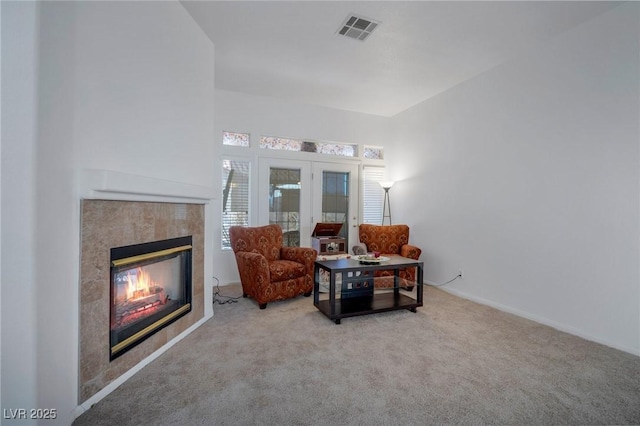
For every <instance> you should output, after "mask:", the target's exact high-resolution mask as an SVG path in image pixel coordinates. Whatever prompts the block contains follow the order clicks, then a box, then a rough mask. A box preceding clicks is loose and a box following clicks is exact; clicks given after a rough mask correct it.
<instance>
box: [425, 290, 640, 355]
mask: <svg viewBox="0 0 640 426" xmlns="http://www.w3.org/2000/svg"><path fill="white" fill-rule="evenodd" d="M425 284H429V285H435V284H433V283H431V282H428V281H425ZM438 288H439V289H441V290H443V291H446V292H447V293H449V294H453V295H454V296H458V297H461V298H463V299H467V300H471V301H472V302H476V303H480V304H482V305H487V306H491V307H492V308H495V309H498V310H499V311H503V312H507V313H510V314H513V315H517V316H519V317H522V318H526V319H528V320H531V321H535V322H537V323H539V324H543V325H547V326H549V327H552V328H555V329H556V330H558V331H562V332H564V333H568V334H571V335H574V336H577V337H580V338H583V339H585V340H589V341H591V342H595V343H599V344H601V345H605V346H609V347H611V348H614V349H618V350H621V351H623V352H627V353H630V354H632V355H636V356H640V350H637V349H633V348H627V347H624V346H620V345H617V344H615V343H612V342H608V341H606V340H603V339H600V338H598V337H595V336H592V335H589V334H587V333H584V332H583V331H581V330H578V329H576V328H574V327H571V326H568V325H566V324H561V323H558V322H556V321H552V320H549V319H548V318H543V317H540V316H538V315H534V314H532V313H529V312H526V311H521V310H519V309H515V308H512V307H510V306H506V305H502V304H500V303H496V302H493V301H491V300H487V299H483V298H481V297H477V296H474V295H472V294H469V293H465V292H463V291H460V290H457V289H454V288H445V287H438Z"/></svg>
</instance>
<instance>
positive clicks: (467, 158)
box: [387, 3, 640, 354]
mask: <svg viewBox="0 0 640 426" xmlns="http://www.w3.org/2000/svg"><path fill="white" fill-rule="evenodd" d="M639 10H640V5H639V4H637V3H628V4H624V5H622V6H619V7H617V8H615V9H613V10H612V11H610V12H608V13H606V14H604V15H601V16H599V17H597V18H595V19H593V20H592V21H590V22H587V23H585V24H583V25H581V26H579V27H577V28H575V29H573V30H571V31H569V32H567V33H565V34H562V35H560V36H558V37H556V38H555V39H553V40H550V41H549V42H548V43H546V44H545V45H544V46H540V47H539V48H538V49H536V50H534V51H531V52H523V55H522V56H521V57H520V58H519V59H516V60H513V61H511V62H509V63H506V64H504V65H502V66H499V67H497V68H495V69H493V70H491V71H488V72H486V73H484V74H482V75H480V76H478V77H476V78H474V79H472V80H470V81H467V82H465V83H463V84H461V85H459V86H457V87H455V88H453V89H451V90H449V91H447V92H445V93H443V94H441V95H439V96H437V97H435V98H432V99H431V100H428V101H426V102H423V103H422V104H420V105H418V106H416V107H413V108H412V109H410V110H408V111H406V112H404V113H402V114H399V115H398V116H396V117H394V127H395V131H396V133H395V134H394V141H395V144H393V145H391V146H390V147H389V148H388V149H387V154H388V156H387V158H388V162H387V165H388V169H389V171H390V173H391V174H392V177H393V178H394V179H395V180H397V181H399V182H398V184H397V185H396V186H394V188H393V194H392V197H393V203H394V206H393V208H394V216H395V217H397V219H399V220H400V221H404V222H407V223H409V224H411V240H412V241H413V242H414V243H416V244H418V245H419V246H421V247H422V248H423V249H424V252H423V260H424V261H425V278H426V279H427V280H429V281H431V282H436V283H441V282H444V281H446V280H448V279H450V278H452V277H455V275H456V274H457V272H458V270H459V269H464V279H463V280H461V281H460V280H458V281H455V282H454V283H453V284H451V285H449V286H447V288H448V289H449V291H451V292H453V293H456V294H459V295H462V296H464V297H468V298H471V299H474V300H477V301H480V302H483V303H487V304H489V305H493V306H496V307H498V308H501V309H504V310H507V311H511V312H514V313H516V314H519V315H522V316H525V317H529V318H532V319H534V320H537V321H539V322H542V323H546V324H549V325H551V326H554V327H556V328H559V329H561V330H565V331H568V332H570V333H573V334H576V335H579V336H582V337H585V338H587V339H590V340H593V341H597V342H601V343H604V344H606V345H610V346H612V347H615V348H619V349H622V350H624V351H627V352H631V353H635V354H640V263H639V262H640V251H639V239H640V227H639V218H640V162H639V141H640V132H639V123H640V103H639V98H640V96H639V95H640V86H639V76H640V66H639V62H640V60H639V59H640V57H639V53H640V46H639V36H640V25H639V21H640V16H639ZM400 147H402V148H400Z"/></svg>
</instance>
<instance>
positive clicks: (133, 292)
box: [109, 236, 192, 361]
mask: <svg viewBox="0 0 640 426" xmlns="http://www.w3.org/2000/svg"><path fill="white" fill-rule="evenodd" d="M191 251H192V237H191V236H186V237H179V238H172V239H168V240H161V241H154V242H150V243H144V244H135V245H129V246H124V247H116V248H112V249H111V268H110V269H111V293H110V300H111V308H110V333H109V340H110V361H113V360H114V359H116V358H117V357H119V356H120V355H122V354H124V353H126V352H127V351H128V350H130V349H131V348H133V347H134V346H136V345H137V344H139V343H141V342H142V341H144V340H145V339H147V338H148V337H150V336H152V335H153V334H155V333H156V332H158V331H160V330H162V329H163V328H164V327H166V326H168V325H169V324H171V323H172V322H174V321H176V320H177V319H178V318H180V317H182V316H184V315H186V314H187V313H189V312H190V311H191V292H192V290H191V286H192V284H191V268H192V265H191V264H192V261H191Z"/></svg>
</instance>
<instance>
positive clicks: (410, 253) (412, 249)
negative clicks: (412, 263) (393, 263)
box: [400, 244, 422, 260]
mask: <svg viewBox="0 0 640 426" xmlns="http://www.w3.org/2000/svg"><path fill="white" fill-rule="evenodd" d="M421 253H422V250H421V249H420V248H418V247H416V246H413V245H411V244H404V245H403V246H402V247H400V256H402V257H407V258H409V259H414V260H418V258H419V257H420V254H421Z"/></svg>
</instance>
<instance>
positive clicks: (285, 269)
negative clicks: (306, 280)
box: [269, 260, 306, 282]
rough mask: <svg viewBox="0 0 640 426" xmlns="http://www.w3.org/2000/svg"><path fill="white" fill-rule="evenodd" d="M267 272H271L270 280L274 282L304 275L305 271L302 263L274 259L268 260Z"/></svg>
mask: <svg viewBox="0 0 640 426" xmlns="http://www.w3.org/2000/svg"><path fill="white" fill-rule="evenodd" d="M269 273H270V274H271V282H276V281H284V280H290V279H293V278H298V277H304V276H305V273H306V271H305V268H304V265H303V264H302V263H298V262H293V261H291V260H274V261H272V262H269Z"/></svg>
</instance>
